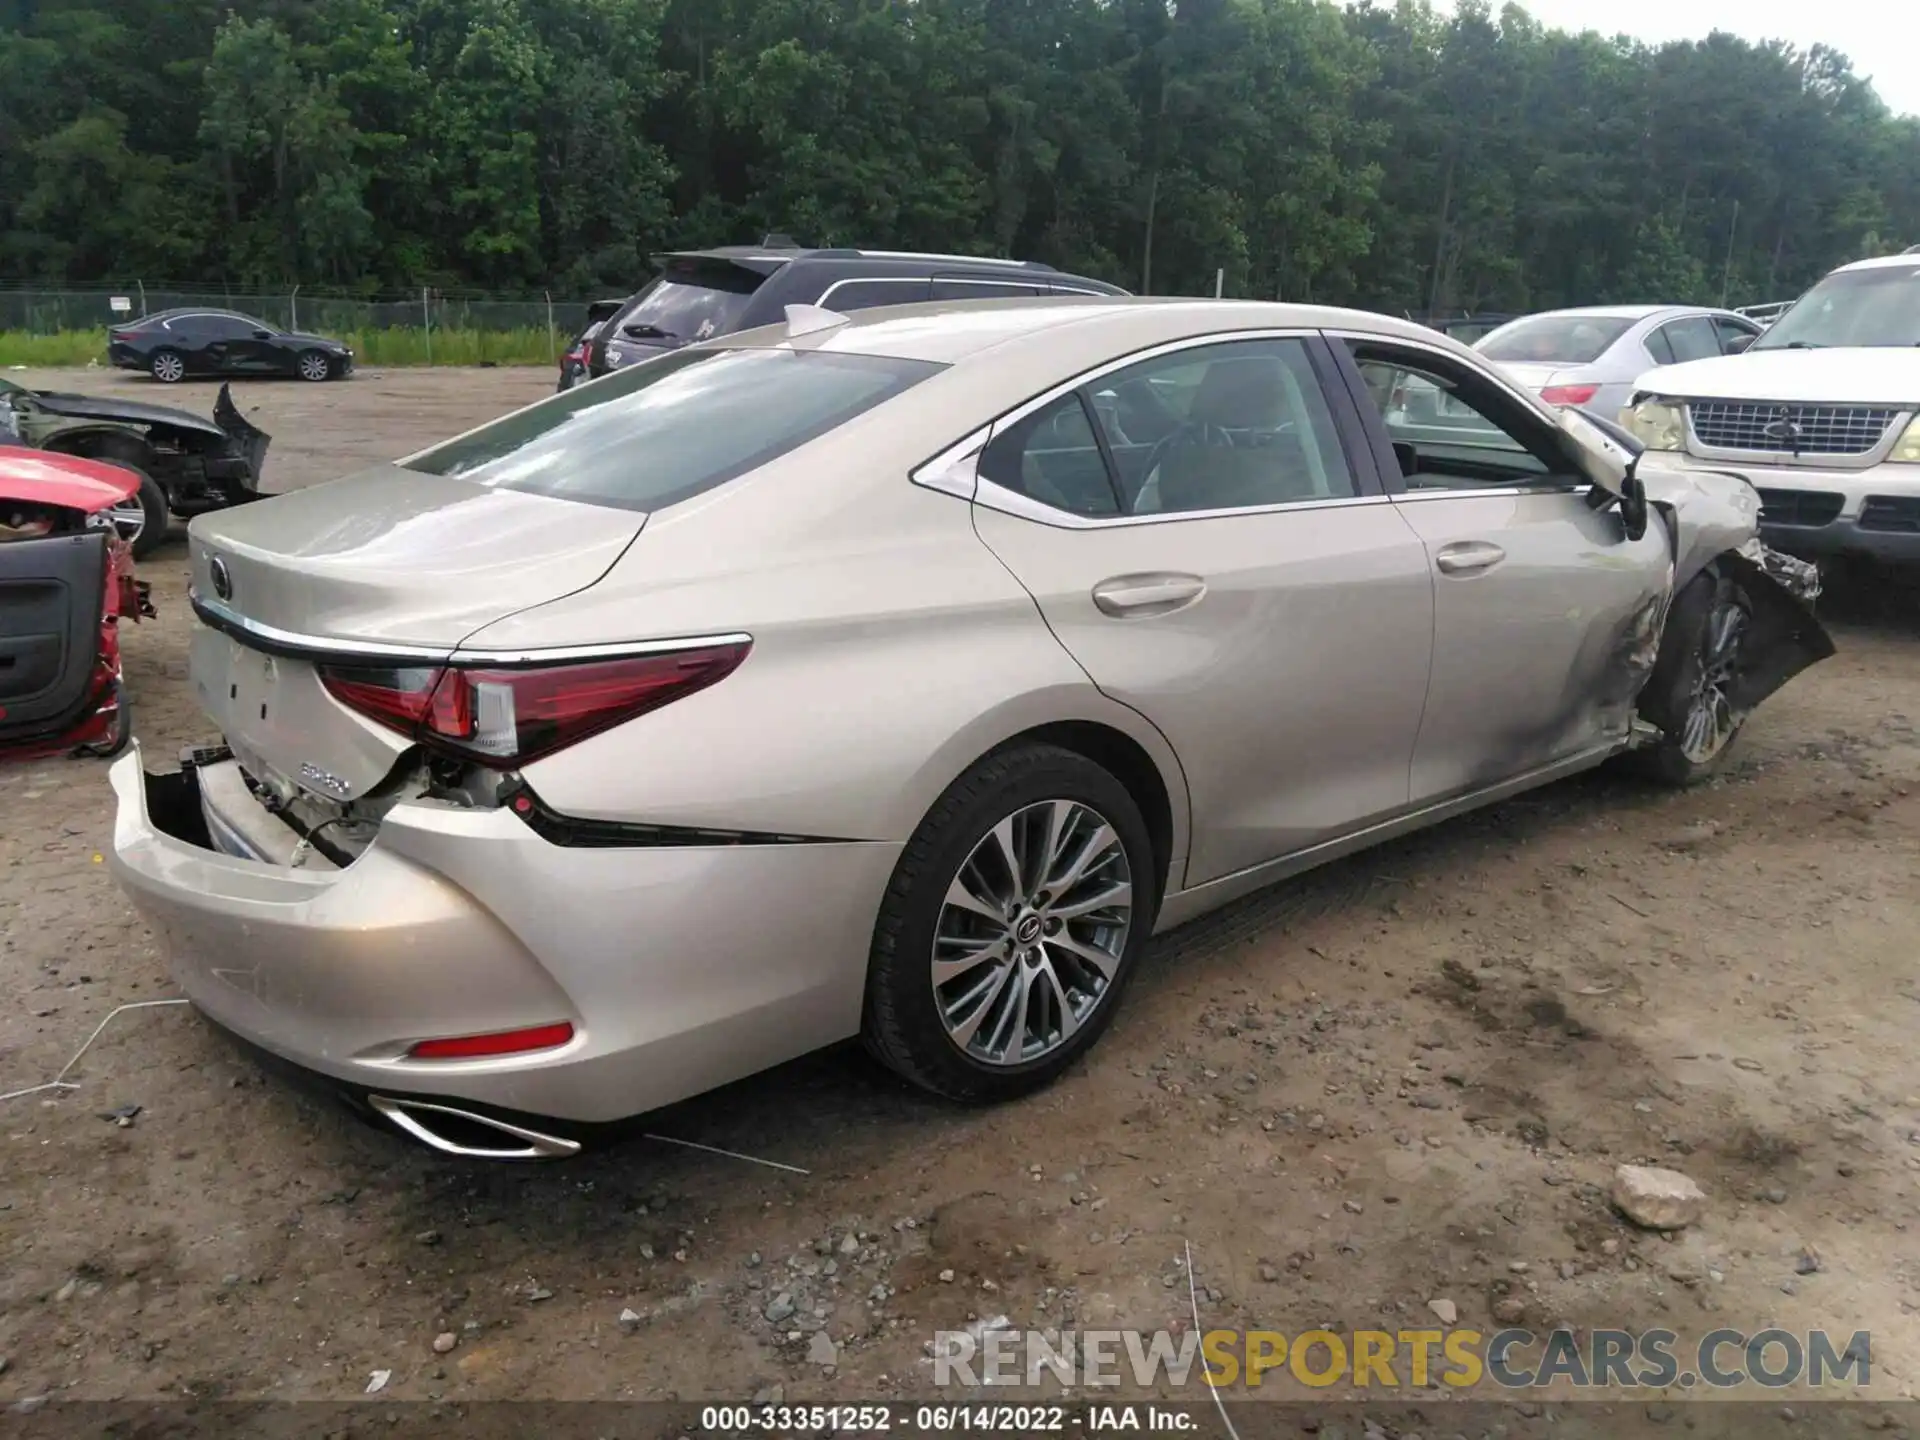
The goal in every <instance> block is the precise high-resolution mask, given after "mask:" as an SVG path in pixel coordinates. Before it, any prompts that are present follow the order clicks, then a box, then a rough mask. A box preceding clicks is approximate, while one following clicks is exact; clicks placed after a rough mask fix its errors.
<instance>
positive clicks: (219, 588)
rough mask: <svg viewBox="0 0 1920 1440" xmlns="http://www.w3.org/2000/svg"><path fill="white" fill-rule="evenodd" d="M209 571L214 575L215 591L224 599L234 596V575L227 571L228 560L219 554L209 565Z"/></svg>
mask: <svg viewBox="0 0 1920 1440" xmlns="http://www.w3.org/2000/svg"><path fill="white" fill-rule="evenodd" d="M207 573H208V574H209V575H211V576H212V577H213V593H214V594H216V595H218V596H219V597H220V598H221V599H222V600H231V599H232V598H233V576H232V575H230V574H228V573H227V562H226V561H224V560H222V559H221V558H220V557H219V556H218V555H216V556H214V557H213V559H212V561H211V562H210V563H209V564H208V566H207Z"/></svg>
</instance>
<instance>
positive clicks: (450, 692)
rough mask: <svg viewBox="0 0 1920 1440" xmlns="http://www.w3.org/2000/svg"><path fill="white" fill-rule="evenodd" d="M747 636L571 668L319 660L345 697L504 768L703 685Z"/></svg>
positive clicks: (371, 714)
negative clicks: (369, 664)
mask: <svg viewBox="0 0 1920 1440" xmlns="http://www.w3.org/2000/svg"><path fill="white" fill-rule="evenodd" d="M751 648H752V644H751V642H750V641H745V640H742V641H739V642H735V643H728V644H723V645H707V646H702V647H700V648H699V649H695V650H678V651H673V652H671V653H668V654H660V655H634V656H627V657H624V658H621V659H617V660H591V661H584V662H581V663H578V664H568V665H537V666H513V667H506V666H499V667H495V666H479V667H469V666H462V665H453V666H440V667H431V668H422V667H417V666H415V667H404V668H368V667H365V666H322V667H321V670H320V679H321V683H322V684H324V685H325V686H326V687H327V690H328V691H329V692H330V693H331V694H332V695H333V697H334V698H335V699H336V700H338V701H339V702H340V703H341V704H343V705H345V706H347V707H348V708H349V709H352V710H357V711H358V712H359V713H360V714H362V715H365V716H366V717H367V718H368V719H370V720H376V721H378V722H379V723H380V724H382V725H385V726H387V727H388V728H390V729H393V730H398V731H400V732H401V733H403V734H406V735H411V736H413V737H414V738H415V739H417V740H419V741H420V742H421V743H423V744H425V745H428V746H430V747H432V748H433V749H435V750H439V751H441V752H443V753H448V754H453V755H458V756H461V757H462V758H465V759H468V760H473V761H475V762H477V763H479V764H481V765H489V766H493V767H494V768H496V769H507V768H509V767H511V766H515V765H522V764H525V763H526V762H528V761H530V760H537V759H539V758H540V757H541V756H542V755H551V754H552V753H553V752H554V751H556V750H563V749H565V748H566V747H567V746H569V745H572V744H575V743H576V742H578V741H581V740H584V739H586V738H587V737H588V736H589V735H594V734H598V733H599V732H600V731H602V730H605V729H607V728H609V727H610V726H614V725H618V724H620V723H621V722H623V721H626V720H631V719H634V718H635V717H636V716H640V715H644V714H646V713H647V712H648V711H650V710H658V709H659V708H660V707H661V706H663V705H667V704H670V703H672V702H673V701H675V700H679V699H681V698H683V697H684V696H687V695H691V694H693V693H694V692H695V691H696V690H704V689H706V687H707V686H709V685H712V684H714V683H715V682H716V681H719V680H723V679H725V678H726V677H727V676H728V675H730V674H732V673H733V671H734V670H735V669H737V668H738V667H739V665H740V662H741V661H742V660H744V659H746V658H747V651H748V650H749V649H751Z"/></svg>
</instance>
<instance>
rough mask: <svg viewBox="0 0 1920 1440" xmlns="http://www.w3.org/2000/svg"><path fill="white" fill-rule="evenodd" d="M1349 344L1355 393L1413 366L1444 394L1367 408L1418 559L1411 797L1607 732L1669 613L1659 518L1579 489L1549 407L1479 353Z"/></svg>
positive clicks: (1482, 778)
mask: <svg viewBox="0 0 1920 1440" xmlns="http://www.w3.org/2000/svg"><path fill="white" fill-rule="evenodd" d="M1348 344H1349V347H1350V352H1351V354H1352V357H1353V359H1354V361H1355V362H1356V366H1355V372H1354V376H1353V379H1354V382H1355V387H1354V388H1355V390H1356V392H1357V393H1358V394H1362V395H1366V396H1368V397H1373V396H1378V395H1383V394H1392V393H1394V392H1395V391H1396V390H1397V389H1398V388H1399V387H1400V386H1402V385H1403V384H1404V382H1405V380H1406V379H1407V377H1409V376H1418V377H1419V378H1422V379H1423V380H1425V381H1426V382H1427V383H1429V384H1432V385H1435V386H1437V387H1439V388H1441V389H1442V390H1443V391H1445V393H1446V394H1447V396H1448V400H1449V405H1448V410H1449V422H1450V423H1447V424H1437V423H1431V422H1427V423H1418V424H1416V423H1410V422H1409V421H1408V420H1407V418H1406V417H1405V415H1404V413H1402V412H1398V411H1395V410H1393V409H1391V408H1390V407H1377V408H1375V409H1374V410H1373V411H1372V413H1370V414H1369V416H1368V419H1369V421H1370V423H1371V424H1372V425H1373V426H1375V427H1377V428H1376V429H1375V431H1374V434H1375V441H1376V444H1377V445H1378V446H1381V447H1390V448H1391V453H1392V454H1393V456H1394V459H1395V467H1396V469H1398V470H1399V471H1400V475H1399V477H1398V480H1397V485H1396V488H1397V490H1398V493H1397V494H1396V496H1395V503H1396V505H1397V506H1398V507H1399V509H1400V511H1401V513H1402V514H1403V515H1404V516H1405V517H1406V520H1407V522H1408V523H1409V524H1410V525H1411V526H1412V527H1413V529H1414V530H1415V531H1416V532H1417V533H1418V534H1419V537H1420V540H1421V542H1422V544H1423V545H1424V546H1425V548H1426V556H1427V562H1428V564H1429V565H1430V567H1431V576H1432V587H1433V680H1432V683H1431V684H1430V685H1429V687H1428V689H1427V696H1426V707H1425V714H1424V717H1423V718H1422V720H1421V724H1420V738H1419V743H1418V744H1417V745H1416V746H1415V748H1414V753H1413V779H1412V799H1413V801H1414V803H1415V804H1426V803H1431V802H1435V801H1443V800H1446V799H1449V798H1451V797H1454V796H1457V795H1464V794H1468V793H1471V792H1473V791H1476V790H1480V789H1484V788H1486V787H1488V786H1490V785H1494V784H1497V783H1499V782H1500V781H1502V780H1506V779H1510V778H1513V777H1516V776H1519V775H1522V774H1525V773H1528V772H1530V771H1533V770H1538V769H1540V768H1542V767H1545V766H1549V765H1551V764H1553V763H1555V762H1556V761H1562V760H1569V759H1571V758H1573V757H1576V756H1580V755H1584V754H1587V753H1590V752H1592V751H1593V750H1595V749H1596V748H1599V747H1602V746H1606V745H1610V744H1612V743H1614V742H1615V741H1617V740H1618V739H1619V738H1620V737H1622V736H1624V735H1625V734H1626V732H1627V728H1628V725H1629V722H1630V719H1631V716H1632V711H1633V699H1634V696H1635V694H1636V693H1637V690H1638V686H1639V682H1640V681H1641V680H1642V679H1644V676H1645V671H1644V669H1643V668H1642V669H1639V670H1636V669H1634V668H1633V663H1632V657H1633V655H1634V652H1635V649H1636V647H1645V646H1648V645H1650V644H1651V642H1652V641H1653V640H1654V638H1655V637H1657V635H1658V631H1659V622H1660V620H1661V618H1662V617H1663V615H1664V613H1665V606H1666V601H1667V598H1668V587H1669V584H1670V576H1671V555H1670V552H1669V549H1668V542H1667V538H1666V533H1665V530H1664V528H1663V527H1662V526H1660V525H1651V526H1649V527H1648V528H1647V531H1646V533H1645V534H1644V535H1643V536H1642V537H1641V538H1640V539H1639V540H1630V539H1628V538H1627V536H1626V534H1625V531H1624V527H1623V526H1622V523H1621V520H1620V516H1619V513H1618V511H1617V510H1615V509H1605V510H1597V509H1595V508H1594V506H1593V505H1591V504H1590V503H1589V501H1588V491H1589V489H1590V488H1591V487H1590V486H1589V484H1588V482H1587V481H1586V479H1585V478H1584V476H1582V475H1581V474H1580V473H1579V472H1578V470H1577V469H1576V468H1575V465H1574V462H1573V458H1572V455H1571V452H1570V451H1569V450H1567V449H1566V447H1565V446H1563V444H1562V443H1561V441H1560V440H1559V438H1558V436H1559V431H1558V430H1557V429H1556V428H1555V427H1554V426H1553V424H1552V423H1551V422H1550V421H1548V420H1547V419H1545V418H1544V417H1542V416H1540V415H1539V414H1538V413H1537V412H1536V411H1535V410H1534V409H1533V408H1532V407H1531V406H1530V405H1528V404H1526V403H1525V402H1524V401H1522V400H1521V399H1520V398H1519V397H1518V396H1516V395H1513V394H1512V393H1510V392H1508V391H1507V390H1505V389H1504V388H1503V387H1502V386H1501V385H1500V384H1498V383H1497V382H1495V381H1493V380H1492V379H1490V378H1489V377H1487V376H1485V375H1484V374H1483V373H1482V372H1480V371H1479V370H1478V369H1476V368H1474V367H1471V366H1468V365H1465V364H1462V363H1461V362H1460V361H1459V360H1458V359H1457V358H1455V357H1454V356H1452V355H1450V354H1447V353H1446V352H1443V351H1439V350H1428V349H1427V348H1425V347H1424V346H1416V345H1414V344H1412V343H1411V342H1406V343H1402V342H1393V343H1386V342H1382V341H1379V340H1376V339H1373V338H1355V339H1352V340H1350V341H1349V342H1348ZM1456 415H1464V417H1465V418H1454V417H1455V416H1456Z"/></svg>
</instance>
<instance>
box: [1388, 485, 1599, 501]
mask: <svg viewBox="0 0 1920 1440" xmlns="http://www.w3.org/2000/svg"><path fill="white" fill-rule="evenodd" d="M1592 488H1593V482H1591V481H1588V482H1587V483H1586V484H1585V485H1568V484H1565V483H1560V484H1553V485H1460V486H1451V485H1450V486H1448V487H1446V488H1445V489H1441V488H1438V487H1427V486H1423V487H1421V488H1420V489H1418V490H1403V491H1401V492H1400V493H1399V494H1398V495H1395V496H1393V497H1392V498H1393V499H1394V500H1395V501H1396V502H1398V503H1399V504H1402V505H1414V504H1418V503H1420V502H1421V501H1423V500H1458V499H1460V498H1461V497H1462V496H1466V495H1584V494H1586V493H1587V491H1588V490H1590V489H1592Z"/></svg>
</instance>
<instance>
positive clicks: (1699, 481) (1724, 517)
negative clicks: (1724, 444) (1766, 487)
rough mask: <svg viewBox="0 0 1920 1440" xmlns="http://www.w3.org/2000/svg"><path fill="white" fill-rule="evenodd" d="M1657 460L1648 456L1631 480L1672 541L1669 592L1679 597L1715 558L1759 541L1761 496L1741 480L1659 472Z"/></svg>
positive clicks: (1710, 474) (1713, 474) (1700, 473)
mask: <svg viewBox="0 0 1920 1440" xmlns="http://www.w3.org/2000/svg"><path fill="white" fill-rule="evenodd" d="M1657 454H1658V452H1656V451H1649V452H1647V454H1646V455H1645V456H1644V457H1642V462H1641V465H1640V467H1639V468H1638V469H1636V470H1635V472H1634V475H1635V477H1636V478H1637V479H1638V480H1639V481H1640V483H1641V484H1642V485H1643V486H1644V487H1645V489H1646V492H1647V502H1648V504H1650V505H1651V506H1652V507H1653V509H1654V510H1655V511H1657V512H1658V513H1659V515H1660V518H1661V519H1662V520H1663V521H1665V522H1666V526H1667V533H1668V534H1669V535H1670V536H1671V537H1672V539H1673V589H1674V593H1675V594H1676V595H1677V594H1679V593H1680V591H1682V590H1684V589H1686V588H1687V585H1688V583H1689V582H1690V581H1692V579H1693V577H1694V576H1696V575H1698V574H1699V573H1700V572H1701V571H1702V570H1704V569H1706V568H1707V566H1708V564H1709V563H1711V562H1712V560H1713V559H1714V557H1715V556H1717V555H1724V554H1726V553H1727V552H1728V551H1729V550H1738V549H1740V547H1741V546H1743V545H1745V544H1746V543H1747V542H1748V541H1750V540H1755V539H1757V538H1758V537H1759V534H1760V492H1759V491H1757V490H1755V489H1754V488H1753V486H1752V485H1750V484H1748V483H1747V481H1746V480H1745V479H1744V478H1743V477H1742V476H1739V475H1724V474H1720V473H1718V472H1716V471H1711V470H1678V469H1663V468H1661V467H1660V465H1659V464H1658V461H1657V460H1656V459H1655V457H1656V455H1657ZM1649 461H1653V462H1654V463H1652V464H1648V463H1647V462H1649Z"/></svg>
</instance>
